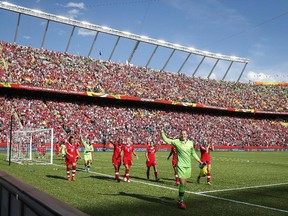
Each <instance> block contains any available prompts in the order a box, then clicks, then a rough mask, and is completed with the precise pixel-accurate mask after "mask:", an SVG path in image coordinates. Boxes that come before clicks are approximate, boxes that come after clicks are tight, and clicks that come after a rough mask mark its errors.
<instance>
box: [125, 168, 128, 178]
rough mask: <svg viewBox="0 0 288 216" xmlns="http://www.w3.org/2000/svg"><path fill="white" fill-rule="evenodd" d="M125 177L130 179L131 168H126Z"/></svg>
mask: <svg viewBox="0 0 288 216" xmlns="http://www.w3.org/2000/svg"><path fill="white" fill-rule="evenodd" d="M125 177H126V178H127V179H128V178H129V169H125Z"/></svg>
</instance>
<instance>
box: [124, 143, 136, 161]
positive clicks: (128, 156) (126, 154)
mask: <svg viewBox="0 0 288 216" xmlns="http://www.w3.org/2000/svg"><path fill="white" fill-rule="evenodd" d="M121 150H122V151H123V152H124V155H123V158H124V159H128V160H132V153H133V151H134V147H133V146H131V145H129V146H128V145H122V146H121Z"/></svg>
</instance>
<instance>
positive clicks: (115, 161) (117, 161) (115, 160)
mask: <svg viewBox="0 0 288 216" xmlns="http://www.w3.org/2000/svg"><path fill="white" fill-rule="evenodd" d="M112 164H113V165H114V166H120V165H121V158H120V157H119V158H114V157H113V158H112Z"/></svg>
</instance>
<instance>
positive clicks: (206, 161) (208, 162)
mask: <svg viewBox="0 0 288 216" xmlns="http://www.w3.org/2000/svg"><path fill="white" fill-rule="evenodd" d="M200 160H201V161H202V162H205V163H206V164H207V165H209V164H211V159H210V158H206V157H204V158H201V159H200Z"/></svg>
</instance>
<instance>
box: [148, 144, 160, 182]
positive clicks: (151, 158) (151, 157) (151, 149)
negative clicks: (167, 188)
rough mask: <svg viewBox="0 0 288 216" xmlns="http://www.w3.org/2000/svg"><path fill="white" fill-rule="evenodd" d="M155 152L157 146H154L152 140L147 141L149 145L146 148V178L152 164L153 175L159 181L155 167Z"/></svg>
mask: <svg viewBox="0 0 288 216" xmlns="http://www.w3.org/2000/svg"><path fill="white" fill-rule="evenodd" d="M156 152H157V148H156V147H155V144H154V142H153V141H150V142H149V146H148V147H147V149H146V154H145V156H146V166H147V172H146V174H147V180H149V178H150V167H151V166H152V167H153V169H154V175H155V180H156V181H159V180H160V179H159V178H158V172H157V167H156Z"/></svg>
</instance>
